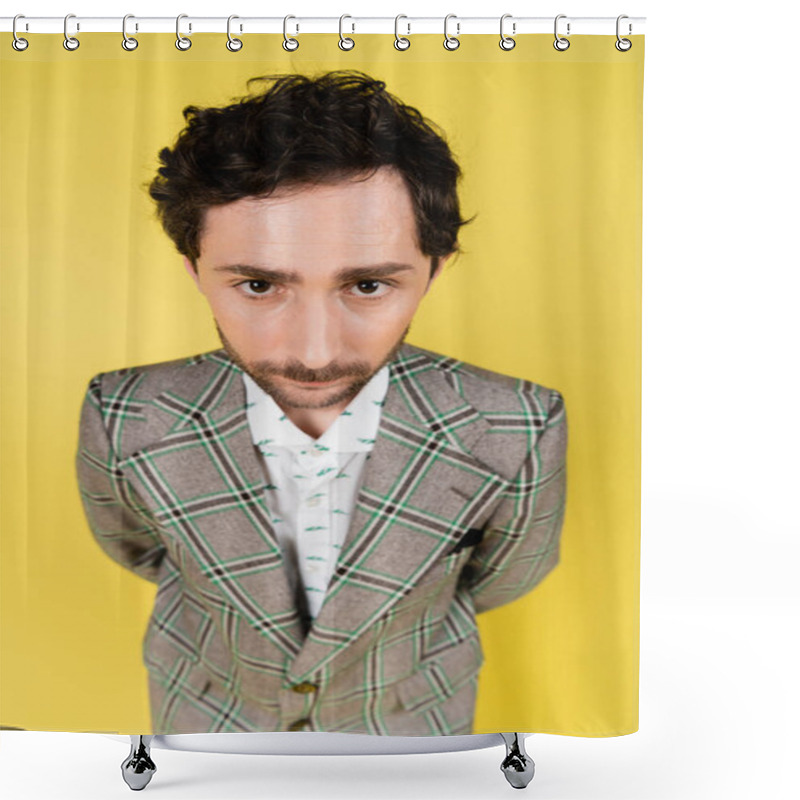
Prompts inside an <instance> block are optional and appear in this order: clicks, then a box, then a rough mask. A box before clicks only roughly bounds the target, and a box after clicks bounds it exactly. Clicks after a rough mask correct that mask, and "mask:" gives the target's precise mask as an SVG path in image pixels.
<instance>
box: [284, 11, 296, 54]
mask: <svg viewBox="0 0 800 800" xmlns="http://www.w3.org/2000/svg"><path fill="white" fill-rule="evenodd" d="M290 19H297V17H294V16H292V15H291V14H287V15H286V16H285V17H284V18H283V49H284V50H286V51H288V52H289V53H291V52H294V51H295V50H297V48H298V47H300V42H299V41H298V40H297V39H293V38H292V37H291V36H289V34H288V33H286V23H287V22H288V21H289V20H290Z"/></svg>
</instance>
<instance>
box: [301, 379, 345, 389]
mask: <svg viewBox="0 0 800 800" xmlns="http://www.w3.org/2000/svg"><path fill="white" fill-rule="evenodd" d="M289 380H290V381H291V382H292V383H296V384H297V385H298V386H305V387H307V388H309V389H311V388H317V387H323V386H332V385H333V384H334V383H337V381H339V380H341V378H337V379H336V380H334V381H310V382H309V381H296V380H295V379H294V378H289Z"/></svg>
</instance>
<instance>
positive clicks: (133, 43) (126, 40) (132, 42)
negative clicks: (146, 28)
mask: <svg viewBox="0 0 800 800" xmlns="http://www.w3.org/2000/svg"><path fill="white" fill-rule="evenodd" d="M129 19H135V17H134V16H133V14H126V15H125V16H124V17H123V18H122V49H123V50H127V51H128V52H129V53H130V52H131V51H133V50H135V49H136V48H137V47H138V46H139V40H138V39H135V38H134V37H133V36H128V29H127V25H128V20H129ZM134 30H139V26H138V25H135V27H134Z"/></svg>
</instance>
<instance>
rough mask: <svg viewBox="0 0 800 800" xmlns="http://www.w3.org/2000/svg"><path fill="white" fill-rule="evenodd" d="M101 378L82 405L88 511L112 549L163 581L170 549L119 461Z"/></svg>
mask: <svg viewBox="0 0 800 800" xmlns="http://www.w3.org/2000/svg"><path fill="white" fill-rule="evenodd" d="M101 378H102V375H96V376H95V377H94V378H92V380H91V381H90V383H89V388H88V390H87V392H86V396H85V398H84V401H83V406H82V408H81V416H80V429H79V435H78V452H77V455H76V457H75V467H76V471H77V476H78V488H79V491H80V496H81V502H82V504H83V509H84V513H85V514H86V519H87V521H88V522H89V528H90V529H91V532H92V534H93V536H94V538H95V540H96V541H97V543H98V544H99V545H100V547H101V548H102V549H103V550H104V551H105V553H106V554H107V555H109V556H110V557H111V558H112V559H114V561H116V562H117V563H118V564H121V565H122V566H123V567H125V568H126V569H129V570H131V571H132V572H135V573H136V574H137V575H139V576H140V577H142V578H145V579H146V580H148V581H153V582H154V583H157V582H158V571H159V566H160V564H161V561H162V559H163V557H164V554H165V552H166V550H165V548H164V546H163V544H162V543H161V541H160V539H159V536H158V533H157V531H156V528H155V526H154V525H153V523H152V521H151V520H149V519H148V516H147V511H146V509H145V508H144V507H143V506H142V504H141V502H140V501H139V500H138V498H137V497H136V494H135V492H134V491H133V489H132V488H131V486H130V484H129V483H128V482H127V480H126V478H125V476H124V474H123V472H122V471H121V470H120V469H119V468H118V467H117V458H116V455H115V454H114V451H113V448H112V447H111V442H110V441H109V437H108V432H107V430H106V427H105V424H104V422H103V413H102V408H103V405H102V393H101Z"/></svg>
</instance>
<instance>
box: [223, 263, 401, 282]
mask: <svg viewBox="0 0 800 800" xmlns="http://www.w3.org/2000/svg"><path fill="white" fill-rule="evenodd" d="M413 270H414V267H412V266H411V264H398V263H396V262H394V261H388V262H385V263H383V264H371V265H367V266H363V267H344V268H343V269H340V270H339V271H338V272H337V273H336V274H335V275H334V276H333V277H334V278H335V279H336V280H337V281H340V282H342V283H345V282H348V281H359V280H364V279H366V278H387V277H389V276H390V275H395V274H397V273H398V272H413ZM213 271H214V272H229V273H231V274H233V275H243V276H246V277H255V278H258V280H263V281H268V282H270V283H287V284H293V283H294V284H300V283H302V282H303V276H302V275H301V274H300V273H299V272H298V271H297V270H280V269H269V268H267V267H257V266H255V265H253V264H224V265H222V266H218V267H214V270H213Z"/></svg>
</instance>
